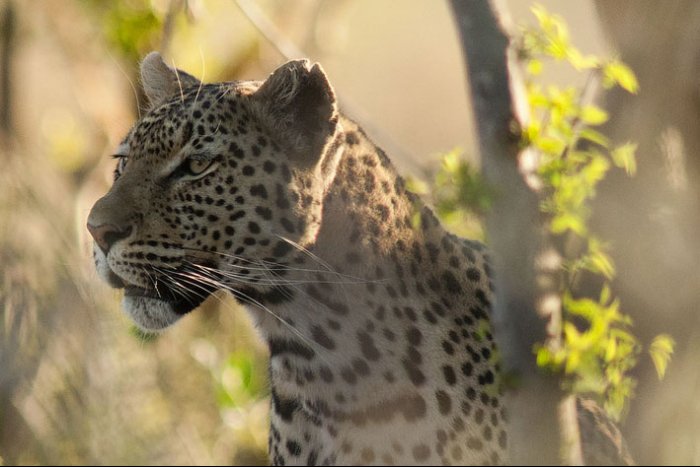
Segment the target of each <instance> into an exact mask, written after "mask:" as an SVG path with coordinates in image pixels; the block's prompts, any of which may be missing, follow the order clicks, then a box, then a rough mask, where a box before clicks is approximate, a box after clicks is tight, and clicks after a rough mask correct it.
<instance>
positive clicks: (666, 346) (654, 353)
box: [649, 334, 676, 379]
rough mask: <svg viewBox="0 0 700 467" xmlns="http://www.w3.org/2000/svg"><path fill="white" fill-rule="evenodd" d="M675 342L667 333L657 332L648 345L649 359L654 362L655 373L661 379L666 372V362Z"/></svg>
mask: <svg viewBox="0 0 700 467" xmlns="http://www.w3.org/2000/svg"><path fill="white" fill-rule="evenodd" d="M675 345H676V342H675V341H674V340H673V338H672V337H671V336H669V335H668V334H659V335H658V336H656V337H655V338H654V340H653V341H652V343H651V346H650V347H649V355H650V356H651V360H652V361H653V362H654V368H656V374H657V375H658V377H659V379H663V377H664V375H665V374H666V368H667V367H668V362H669V360H670V359H671V354H673V349H674V347H675Z"/></svg>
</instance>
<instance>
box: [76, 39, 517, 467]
mask: <svg viewBox="0 0 700 467" xmlns="http://www.w3.org/2000/svg"><path fill="white" fill-rule="evenodd" d="M140 73H141V81H142V85H143V90H144V94H145V96H146V97H147V98H148V101H149V107H148V109H147V111H146V112H145V113H144V114H143V115H142V116H141V117H140V118H139V120H138V121H137V122H136V124H135V125H134V126H133V127H132V128H131V130H130V131H129V132H128V134H127V136H126V137H125V138H124V139H123V141H122V142H121V144H120V145H119V147H118V149H117V151H116V154H115V157H116V159H117V164H116V169H115V171H114V181H113V184H112V186H111V188H110V189H109V191H108V192H107V194H105V195H104V196H103V197H102V198H100V199H99V200H98V201H97V202H96V203H95V204H94V206H93V208H92V210H91V211H90V214H89V216H88V219H87V229H88V231H89V233H90V234H91V235H92V237H93V239H94V248H93V258H94V262H95V265H96V269H97V271H98V274H99V276H100V277H101V278H102V279H104V281H106V282H107V283H108V284H109V285H111V286H112V287H114V288H118V289H123V299H122V309H123V310H124V312H125V313H126V314H127V315H128V316H129V318H130V319H131V320H132V321H133V322H134V323H135V324H136V325H137V326H138V327H140V328H142V329H143V330H144V331H148V332H161V331H162V330H164V329H165V328H167V327H169V326H171V325H173V324H175V323H176V322H178V321H179V320H180V319H181V318H183V317H184V316H185V315H188V314H189V313H190V312H192V311H193V310H195V309H196V308H197V307H199V305H201V304H202V303H203V302H204V301H205V300H206V299H207V298H208V297H209V296H211V295H213V294H215V293H217V292H218V291H221V290H225V291H227V292H228V293H230V294H232V295H233V296H234V297H235V298H236V299H237V300H238V301H239V302H241V303H242V304H243V305H245V307H246V308H247V310H248V312H249V314H250V316H251V319H252V320H253V322H254V324H255V327H256V328H257V330H258V331H259V333H260V335H261V337H262V339H263V341H264V342H265V343H266V345H267V347H268V348H269V370H268V371H269V380H270V406H271V407H270V430H269V456H270V461H271V463H272V464H273V465H318V464H321V465H335V464H337V465H342V464H356V465H359V464H362V465H371V464H377V465H379V464H381V465H393V464H397V465H435V464H442V465H454V464H458V465H459V464H482V465H495V464H501V463H504V462H507V460H508V459H507V450H508V443H509V435H508V416H509V414H508V411H507V408H506V407H505V404H504V398H503V384H502V383H501V380H500V376H499V375H500V372H501V368H500V363H499V360H498V355H497V354H498V352H497V346H496V342H495V340H494V334H493V330H492V325H491V317H490V316H491V308H492V304H493V302H494V277H493V272H492V268H491V266H490V264H491V263H490V258H489V252H488V251H487V249H486V248H485V246H484V245H483V244H482V243H480V242H477V241H474V240H468V239H463V238H460V237H457V236H455V235H453V234H451V233H449V232H448V231H447V230H446V229H445V228H444V227H443V226H442V224H441V223H440V221H439V220H438V219H437V217H436V216H435V215H434V213H433V211H432V210H431V209H430V208H429V207H428V206H427V205H426V204H424V203H422V202H421V200H420V199H419V198H418V197H417V195H415V194H414V193H412V192H411V191H410V190H409V189H408V188H407V184H406V182H405V179H404V178H403V177H402V176H400V175H399V174H398V172H397V170H396V169H395V167H394V165H393V164H392V162H391V161H390V159H389V158H388V157H387V155H386V154H385V153H384V152H383V151H382V149H380V148H379V147H378V146H377V145H375V144H374V143H373V141H372V140H371V139H370V137H368V135H367V134H366V132H365V131H364V130H363V128H362V127H361V126H360V125H359V124H357V123H355V122H354V121H353V120H351V119H350V118H348V117H346V116H345V115H344V114H343V113H342V112H341V111H340V110H339V105H338V102H337V99H336V95H335V91H334V89H333V87H332V86H331V84H330V82H329V79H328V77H327V75H326V73H325V72H324V70H323V68H322V67H321V66H320V65H319V64H317V63H312V62H310V61H308V60H305V59H302V60H292V61H289V62H287V63H285V64H283V65H281V66H280V67H278V68H277V69H276V70H275V71H274V72H273V73H271V74H270V75H269V76H268V77H267V78H266V79H264V80H262V81H246V80H240V81H228V82H219V83H203V82H201V81H200V80H199V79H197V78H196V77H194V76H193V75H191V74H188V73H187V72H185V71H182V70H179V69H177V68H175V67H171V66H170V65H168V64H166V63H165V61H164V60H163V58H162V56H161V55H160V54H159V53H158V52H152V53H150V54H149V55H147V56H146V57H145V58H144V59H143V60H142V62H141V65H140Z"/></svg>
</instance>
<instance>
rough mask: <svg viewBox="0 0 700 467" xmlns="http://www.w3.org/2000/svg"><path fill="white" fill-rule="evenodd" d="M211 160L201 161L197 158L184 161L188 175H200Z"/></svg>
mask: <svg viewBox="0 0 700 467" xmlns="http://www.w3.org/2000/svg"><path fill="white" fill-rule="evenodd" d="M212 162H213V161H203V160H198V159H189V160H188V161H187V162H186V164H187V165H186V168H187V171H188V172H189V173H190V175H201V174H202V173H204V171H205V170H207V169H208V168H209V166H211V165H212Z"/></svg>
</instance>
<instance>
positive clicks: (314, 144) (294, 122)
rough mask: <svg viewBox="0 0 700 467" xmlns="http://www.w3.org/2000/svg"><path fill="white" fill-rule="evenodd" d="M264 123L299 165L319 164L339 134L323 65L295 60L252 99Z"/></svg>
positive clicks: (273, 77)
mask: <svg viewBox="0 0 700 467" xmlns="http://www.w3.org/2000/svg"><path fill="white" fill-rule="evenodd" d="M251 98H252V101H253V103H254V105H255V107H256V110H257V113H258V115H259V117H260V119H261V120H262V122H263V124H264V125H265V126H267V129H268V130H269V131H270V132H272V133H273V134H276V135H278V138H276V139H277V141H279V142H280V143H281V144H282V145H284V146H285V147H284V149H286V150H287V151H289V155H290V158H291V159H292V161H293V162H295V163H297V164H299V165H300V166H305V167H311V166H314V165H316V164H317V163H318V162H319V160H320V159H321V157H322V156H323V154H324V150H325V148H326V145H327V144H328V142H329V140H330V139H331V138H332V136H333V135H334V134H335V132H336V127H337V124H338V109H337V105H336V101H335V94H334V92H333V88H332V87H331V85H330V83H329V82H328V78H327V77H326V74H325V73H324V72H323V69H322V68H321V66H320V65H319V64H318V63H316V64H313V65H312V64H311V62H309V61H308V60H292V61H290V62H288V63H286V64H284V65H282V66H280V67H279V68H277V70H275V71H274V72H273V73H272V74H271V75H270V77H269V78H267V80H266V81H265V82H263V84H262V85H261V86H260V88H259V89H258V90H257V91H256V92H255V93H254V94H253V95H252V96H251Z"/></svg>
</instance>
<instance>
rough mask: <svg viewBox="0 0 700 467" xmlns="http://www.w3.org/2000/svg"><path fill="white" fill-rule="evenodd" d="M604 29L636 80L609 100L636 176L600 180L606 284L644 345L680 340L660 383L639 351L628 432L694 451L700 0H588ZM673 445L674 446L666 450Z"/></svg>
mask: <svg viewBox="0 0 700 467" xmlns="http://www.w3.org/2000/svg"><path fill="white" fill-rule="evenodd" d="M595 6H596V8H597V11H598V14H599V17H600V20H601V24H602V26H603V30H604V32H605V33H606V35H607V37H608V38H609V40H610V42H611V44H612V45H613V47H614V48H616V49H617V51H618V52H619V53H620V55H621V58H622V60H623V61H625V62H626V63H627V64H629V65H630V67H631V68H632V69H633V70H634V71H635V73H636V74H637V77H638V79H639V83H640V91H639V94H638V95H636V96H632V95H629V94H627V93H625V92H622V91H614V92H612V93H611V94H609V95H608V97H607V98H606V103H605V107H606V108H607V110H608V111H609V113H610V117H611V118H610V123H609V124H608V125H607V128H605V130H604V131H605V132H606V134H608V135H610V136H611V138H612V139H613V140H614V141H615V142H624V141H628V140H629V141H634V142H636V143H637V144H638V145H639V149H638V154H637V157H638V166H639V170H638V174H637V175H636V176H635V177H634V178H627V177H624V176H619V175H618V176H614V175H613V176H611V177H609V178H608V179H607V180H606V181H605V183H604V184H603V185H602V186H601V189H600V191H599V196H598V204H597V206H596V207H595V210H594V213H595V219H594V220H595V224H596V228H597V229H598V231H599V232H600V233H601V236H602V237H604V238H606V239H609V240H611V243H612V247H613V249H612V252H613V255H614V259H615V262H616V264H617V269H618V277H617V279H616V284H615V290H616V291H617V292H618V293H619V295H620V297H621V303H622V306H623V308H624V310H625V311H626V312H627V313H629V314H631V315H632V317H633V318H634V321H635V331H634V332H635V333H636V334H638V335H639V336H640V337H641V338H642V341H643V342H644V343H645V344H648V343H649V340H650V339H651V338H652V337H653V336H654V335H656V334H658V333H659V332H669V333H670V334H671V335H672V336H673V337H674V338H675V339H676V340H677V342H678V347H677V350H676V353H675V355H674V357H673V360H672V363H671V366H670V368H669V375H668V378H667V381H666V382H663V383H659V382H658V381H657V378H656V375H655V374H654V371H653V369H652V368H651V365H650V364H649V360H648V359H643V360H642V362H643V363H644V365H643V366H642V369H641V373H640V375H639V376H640V381H639V385H638V390H637V392H638V397H637V398H636V399H635V400H634V401H633V403H632V407H631V411H630V417H629V420H628V422H627V425H626V429H625V431H626V435H627V438H628V441H629V442H630V447H631V448H632V450H633V452H635V457H637V459H638V460H639V461H640V462H642V463H650V464H658V463H661V464H679V463H680V464H697V463H698V462H700V457H699V455H698V454H697V453H698V452H700V432H699V430H698V429H697V426H700V409H698V408H697V404H696V403H695V401H696V400H697V397H698V396H699V395H700V383H699V381H700V366H698V364H697V358H698V353H699V352H700V346H699V345H698V342H700V339H699V338H698V335H699V334H700V313H699V312H698V294H699V293H700V267H698V264H700V244H698V242H699V241H700V46H699V45H698V44H700V2H697V1H694V0H666V1H663V2H659V1H655V0H634V1H632V0H617V1H615V2H610V1H600V0H599V1H596V3H595ZM671 446H672V447H671Z"/></svg>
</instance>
